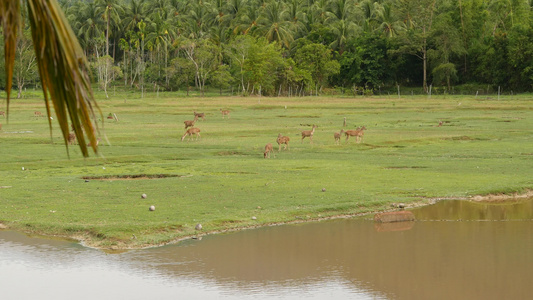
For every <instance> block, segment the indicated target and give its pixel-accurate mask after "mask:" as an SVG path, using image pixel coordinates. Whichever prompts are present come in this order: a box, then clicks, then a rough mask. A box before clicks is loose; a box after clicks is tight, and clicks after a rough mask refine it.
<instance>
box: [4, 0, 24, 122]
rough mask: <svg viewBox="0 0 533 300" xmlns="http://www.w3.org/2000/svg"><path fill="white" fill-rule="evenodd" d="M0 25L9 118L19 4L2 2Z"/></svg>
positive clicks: (18, 23)
mask: <svg viewBox="0 0 533 300" xmlns="http://www.w3.org/2000/svg"><path fill="white" fill-rule="evenodd" d="M0 24H1V25H2V28H4V42H5V46H4V54H5V55H4V56H5V65H6V92H7V112H8V113H7V117H8V118H9V99H10V96H11V86H12V85H13V68H14V67H15V50H16V46H17V33H18V31H19V28H20V2H19V1H16V0H14V1H13V0H9V1H2V3H1V4H0Z"/></svg>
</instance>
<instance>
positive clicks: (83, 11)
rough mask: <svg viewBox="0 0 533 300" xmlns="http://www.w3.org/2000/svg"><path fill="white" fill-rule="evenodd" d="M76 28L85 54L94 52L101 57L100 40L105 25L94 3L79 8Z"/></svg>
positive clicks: (84, 4)
mask: <svg viewBox="0 0 533 300" xmlns="http://www.w3.org/2000/svg"><path fill="white" fill-rule="evenodd" d="M79 8H80V10H79V12H78V13H77V18H76V20H77V21H76V23H75V26H76V28H78V37H79V38H80V39H81V43H82V45H83V46H84V49H85V51H86V52H85V53H86V54H87V55H88V54H89V53H90V52H91V51H92V50H94V53H95V55H97V56H99V55H100V54H99V51H98V43H99V41H98V39H99V38H100V37H101V36H102V34H103V32H104V23H103V22H102V18H101V15H100V13H99V12H98V7H97V6H96V4H95V3H94V2H89V3H83V4H81V6H80V7H79Z"/></svg>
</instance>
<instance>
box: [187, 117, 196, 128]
mask: <svg viewBox="0 0 533 300" xmlns="http://www.w3.org/2000/svg"><path fill="white" fill-rule="evenodd" d="M196 120H198V117H197V116H194V120H192V121H184V122H183V124H185V129H187V128H189V127H193V126H194V123H196Z"/></svg>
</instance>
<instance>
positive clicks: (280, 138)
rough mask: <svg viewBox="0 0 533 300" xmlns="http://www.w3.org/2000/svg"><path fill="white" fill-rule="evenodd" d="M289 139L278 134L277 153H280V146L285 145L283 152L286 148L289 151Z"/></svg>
mask: <svg viewBox="0 0 533 300" xmlns="http://www.w3.org/2000/svg"><path fill="white" fill-rule="evenodd" d="M290 140H291V139H290V138H289V137H288V136H282V135H281V133H280V134H278V138H277V140H276V141H277V142H278V145H279V147H278V152H280V151H281V144H285V147H284V148H283V150H287V148H289V151H290V150H291V147H289V141H290Z"/></svg>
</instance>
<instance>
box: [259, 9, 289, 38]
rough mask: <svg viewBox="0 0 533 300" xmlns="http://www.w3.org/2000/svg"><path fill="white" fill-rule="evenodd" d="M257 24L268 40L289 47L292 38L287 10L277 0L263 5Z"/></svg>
mask: <svg viewBox="0 0 533 300" xmlns="http://www.w3.org/2000/svg"><path fill="white" fill-rule="evenodd" d="M258 24H259V25H260V26H259V31H260V32H261V33H262V34H263V36H265V37H266V39H267V40H268V41H269V42H273V41H277V42H278V43H280V45H283V46H285V47H286V48H289V46H290V44H291V43H292V41H293V40H294V32H293V31H292V28H291V27H292V24H291V22H290V21H289V14H288V11H287V10H286V9H285V7H284V6H283V4H282V3H280V2H278V1H271V2H269V3H268V4H267V5H266V6H265V9H264V11H263V14H261V17H260V18H259V20H258Z"/></svg>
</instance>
